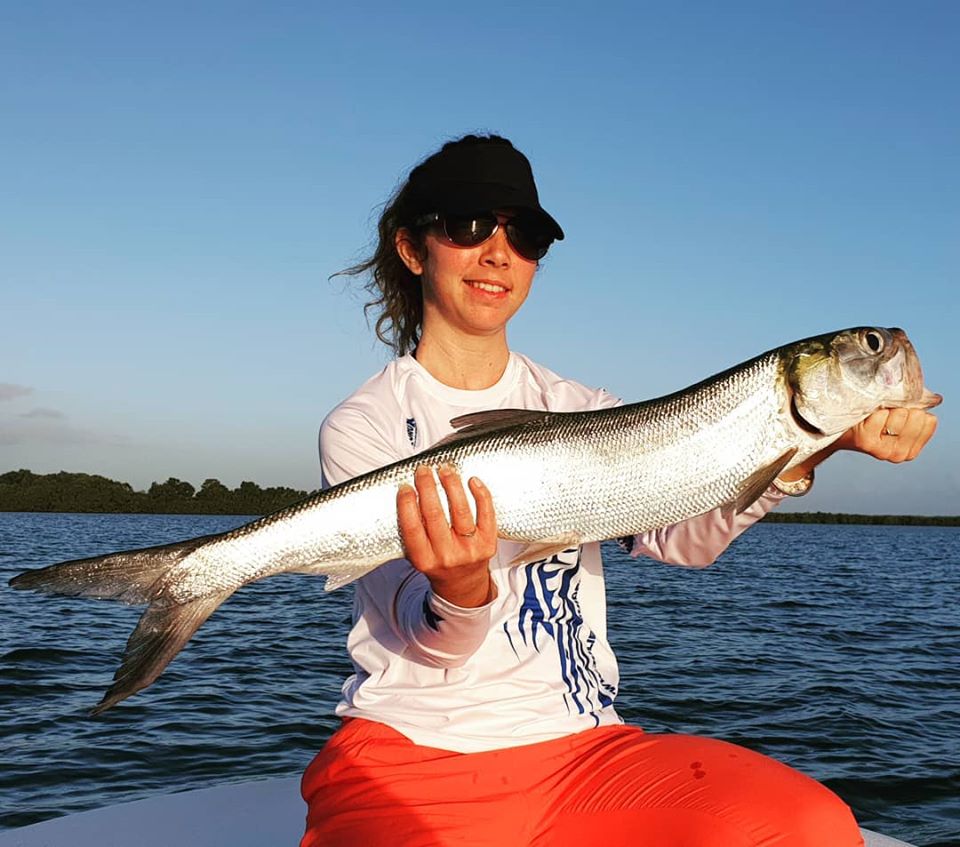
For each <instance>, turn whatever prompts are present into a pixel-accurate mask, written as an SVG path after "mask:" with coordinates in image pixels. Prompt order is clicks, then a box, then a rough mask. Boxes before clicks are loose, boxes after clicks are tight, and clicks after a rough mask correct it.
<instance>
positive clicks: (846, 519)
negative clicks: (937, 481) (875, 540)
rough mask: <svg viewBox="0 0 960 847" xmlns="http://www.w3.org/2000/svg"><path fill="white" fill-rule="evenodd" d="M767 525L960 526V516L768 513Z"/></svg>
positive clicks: (766, 517)
mask: <svg viewBox="0 0 960 847" xmlns="http://www.w3.org/2000/svg"><path fill="white" fill-rule="evenodd" d="M763 520H765V521H767V523H845V524H871V525H877V526H882V525H889V526H960V515H934V516H928V515H847V514H843V513H837V512H769V513H768V514H767V515H766V516H765V517H764V518H763Z"/></svg>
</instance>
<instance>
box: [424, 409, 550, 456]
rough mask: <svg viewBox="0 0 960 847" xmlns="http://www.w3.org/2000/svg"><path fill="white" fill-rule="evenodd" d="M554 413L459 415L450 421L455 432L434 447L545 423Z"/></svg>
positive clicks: (515, 411)
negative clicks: (515, 427)
mask: <svg viewBox="0 0 960 847" xmlns="http://www.w3.org/2000/svg"><path fill="white" fill-rule="evenodd" d="M553 414H555V413H554V412H533V411H530V410H529V409H490V410H489V411H486V412H471V413H470V414H469V415H460V416H459V417H456V418H454V419H453V420H451V421H450V426H452V427H455V428H456V430H457V431H456V432H453V433H451V434H450V435H448V436H446V438H441V439H440V440H439V441H438V442H437V443H436V444H434V445H433V446H434V447H445V446H447V445H448V444H453V443H455V442H457V441H462V440H463V439H464V438H472V437H473V436H475V435H486V434H487V433H490V432H497V431H498V430H501V429H506V428H507V427H511V426H520V425H522V424H533V423H541V422H544V421H546V420H547V419H548V418H549V417H550V416H551V415H553Z"/></svg>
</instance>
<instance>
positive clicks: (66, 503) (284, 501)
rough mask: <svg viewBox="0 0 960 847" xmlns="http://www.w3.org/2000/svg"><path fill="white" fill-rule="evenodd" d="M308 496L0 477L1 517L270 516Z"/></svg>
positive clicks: (218, 486)
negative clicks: (63, 514) (21, 514)
mask: <svg viewBox="0 0 960 847" xmlns="http://www.w3.org/2000/svg"><path fill="white" fill-rule="evenodd" d="M307 493H308V492H306V491H299V490H297V489H295V488H285V487H276V488H261V487H260V486H259V485H257V484H256V483H255V482H241V483H240V485H239V486H238V487H237V488H233V489H230V488H227V486H225V485H224V484H223V483H222V482H220V480H218V479H207V480H204V482H203V484H202V485H201V486H200V488H194V487H193V486H192V485H191V484H190V483H189V482H184V481H183V480H179V479H175V478H174V477H171V478H170V479H168V480H167V481H166V482H154V483H153V484H152V485H151V486H150V488H148V489H147V490H146V491H134V490H133V487H132V486H131V485H130V484H129V483H126V482H117V481H116V480H112V479H107V478H106V477H103V476H97V475H95V474H85V473H66V472H65V471H61V472H60V473H53V474H35V473H32V472H31V471H28V470H19V471H10V472H9V473H5V474H0V512H120V513H128V514H174V515H265V514H267V513H269V512H274V511H276V510H277V509H282V508H284V507H285V506H289V505H290V504H291V503H295V502H297V501H298V500H302V499H303V498H304V497H306V496H307Z"/></svg>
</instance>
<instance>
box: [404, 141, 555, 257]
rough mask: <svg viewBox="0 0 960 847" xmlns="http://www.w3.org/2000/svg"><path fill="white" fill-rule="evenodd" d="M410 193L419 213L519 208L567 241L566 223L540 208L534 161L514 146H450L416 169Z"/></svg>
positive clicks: (552, 235) (462, 212)
mask: <svg viewBox="0 0 960 847" xmlns="http://www.w3.org/2000/svg"><path fill="white" fill-rule="evenodd" d="M410 190H411V198H412V199H413V201H414V203H415V204H416V206H417V212H418V213H427V212H450V213H453V214H471V213H473V212H485V211H490V210H492V209H518V210H522V211H525V212H529V213H532V214H533V215H534V216H536V217H537V218H539V219H540V220H541V221H542V223H543V225H544V227H545V229H546V230H547V232H548V233H549V234H550V236H551V237H552V238H554V239H556V240H557V241H560V240H562V239H563V230H562V229H561V228H560V224H558V223H557V222H556V221H555V220H554V219H553V217H551V216H550V215H549V214H548V213H547V212H546V210H545V209H544V208H543V207H542V206H541V205H540V198H539V196H538V195H537V186H536V183H535V182H534V181H533V170H532V169H531V168H530V162H529V161H528V160H527V157H526V156H524V155H523V153H521V152H520V151H519V150H517V149H516V148H514V147H513V146H512V145H510V144H508V143H498V142H487V143H479V144H469V145H468V144H462V145H458V146H454V147H449V148H447V149H446V150H443V151H441V152H440V153H437V154H436V155H434V156H432V157H431V158H429V159H428V160H427V161H426V162H424V163H423V164H422V165H419V166H417V167H416V168H414V169H413V172H412V173H411V174H410Z"/></svg>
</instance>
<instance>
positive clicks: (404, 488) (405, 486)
mask: <svg viewBox="0 0 960 847" xmlns="http://www.w3.org/2000/svg"><path fill="white" fill-rule="evenodd" d="M408 491H412V492H413V493H414V494H416V493H417V492H416V490H415V489H414V487H413V486H412V485H410V484H409V483H407V482H401V483H400V487H399V488H398V489H397V493H398V494H406V493H407V492H408Z"/></svg>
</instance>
